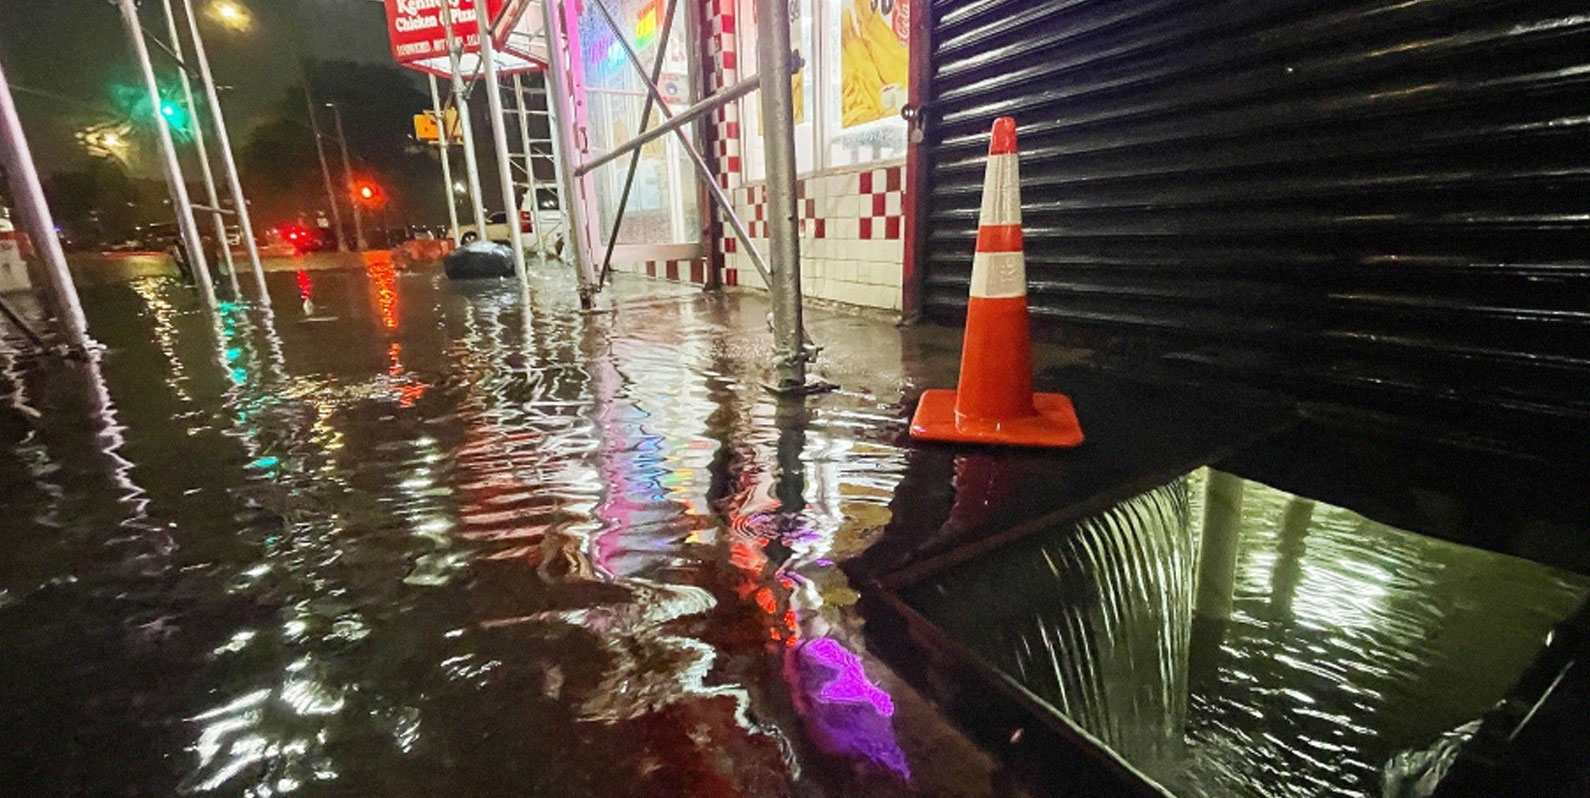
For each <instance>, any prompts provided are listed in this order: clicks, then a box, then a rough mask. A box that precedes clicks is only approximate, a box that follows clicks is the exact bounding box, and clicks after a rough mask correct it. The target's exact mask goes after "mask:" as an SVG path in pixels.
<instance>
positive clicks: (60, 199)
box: [44, 158, 170, 245]
mask: <svg viewBox="0 0 1590 798" xmlns="http://www.w3.org/2000/svg"><path fill="white" fill-rule="evenodd" d="M44 194H45V197H46V199H47V200H48V201H49V203H50V211H51V213H52V214H53V215H54V217H55V223H56V224H57V225H59V226H60V227H61V228H62V229H63V230H64V231H65V232H66V233H67V237H68V239H69V240H71V241H74V242H76V243H79V244H83V245H97V244H106V243H114V242H116V241H120V240H124V239H127V238H130V237H132V236H133V235H134V231H135V228H136V226H137V225H139V224H145V223H148V222H151V221H155V220H159V219H162V218H165V219H169V217H170V208H169V207H168V206H167V205H166V203H165V200H166V191H165V186H164V184H163V183H161V182H160V181H158V180H140V179H135V178H132V177H130V176H128V174H127V170H126V168H125V167H124V166H122V164H121V163H120V162H118V161H116V160H114V159H110V158H95V159H93V160H90V161H89V162H88V163H87V164H85V165H84V166H83V167H82V168H80V169H77V170H74V171H68V172H56V173H55V174H53V175H50V177H49V178H48V179H47V180H45V181H44Z"/></svg>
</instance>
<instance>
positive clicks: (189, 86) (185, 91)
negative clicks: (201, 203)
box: [160, 0, 243, 299]
mask: <svg viewBox="0 0 1590 798" xmlns="http://www.w3.org/2000/svg"><path fill="white" fill-rule="evenodd" d="M160 5H161V6H162V8H163V10H164V11H165V12H166V32H167V33H168V34H169V35H170V37H171V49H172V50H173V51H174V52H175V53H176V54H177V55H179V56H180V55H181V54H182V40H181V39H180V38H178V36H177V15H176V14H175V13H173V12H172V10H171V0H160ZM177 74H178V76H180V77H181V79H182V96H183V98H184V99H186V100H187V101H188V118H189V119H190V120H192V122H191V123H192V125H193V146H194V147H195V148H197V149H198V151H199V174H201V175H203V177H204V196H205V199H207V200H208V201H209V203H210V217H211V219H212V220H213V221H214V222H215V241H216V246H217V247H218V248H219V249H220V250H221V259H222V260H223V261H225V262H226V278H227V280H229V281H230V282H231V284H232V297H233V299H241V298H242V296H243V291H242V289H241V288H240V287H238V284H237V264H235V263H233V262H232V248H231V247H230V246H227V243H226V218H225V217H224V216H222V215H221V196H220V193H219V192H217V191H216V190H215V172H214V171H212V170H211V169H210V150H209V148H208V147H206V146H204V126H203V125H201V124H199V105H198V103H195V102H194V101H193V81H192V80H190V79H189V78H188V69H187V63H186V59H183V58H178V59H177ZM212 110H213V109H212Z"/></svg>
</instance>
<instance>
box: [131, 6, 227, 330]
mask: <svg viewBox="0 0 1590 798" xmlns="http://www.w3.org/2000/svg"><path fill="white" fill-rule="evenodd" d="M117 5H118V6H119V7H120V8H121V18H122V22H123V23H125V24H126V26H127V37H128V38H129V39H131V41H132V49H133V57H134V58H135V59H136V60H137V61H138V67H139V68H140V69H141V70H142V71H143V77H144V89H145V90H146V91H148V92H149V104H150V108H151V109H153V111H154V117H155V133H156V139H158V141H159V143H160V168H161V169H162V170H163V171H164V172H165V175H166V188H167V189H168V190H169V191H170V192H171V209H172V210H173V211H175V212H176V214H177V228H178V229H179V230H180V231H181V232H182V242H183V248H184V249H186V250H187V253H188V263H189V264H191V265H192V266H193V279H194V282H196V283H198V284H199V299H200V301H202V302H203V303H204V305H205V307H207V308H211V309H214V308H215V286H214V285H213V284H212V283H211V282H210V261H209V259H208V258H206V257H205V255H204V241H203V240H202V239H201V238H200V237H199V225H198V223H197V222H195V221H194V219H193V203H192V201H191V200H189V199H188V187H187V185H186V184H185V183H183V181H182V165H181V164H180V163H179V162H178V161H177V147H176V145H175V144H173V143H172V141H171V128H170V126H169V125H167V124H166V115H165V114H163V113H161V110H160V109H161V100H160V86H159V84H157V83H156V82H155V67H154V64H153V63H151V62H150V61H149V46H148V45H146V44H144V27H143V24H142V23H140V22H139V21H138V6H136V5H134V2H133V0H118V2H117Z"/></svg>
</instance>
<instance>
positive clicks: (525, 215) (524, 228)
mask: <svg viewBox="0 0 1590 798" xmlns="http://www.w3.org/2000/svg"><path fill="white" fill-rule="evenodd" d="M533 227H534V225H532V224H531V223H530V212H529V211H520V212H519V232H521V233H530V232H534V230H532V228H533Z"/></svg>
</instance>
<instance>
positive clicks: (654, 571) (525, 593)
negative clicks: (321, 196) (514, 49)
mask: <svg viewBox="0 0 1590 798" xmlns="http://www.w3.org/2000/svg"><path fill="white" fill-rule="evenodd" d="M558 271H559V272H562V271H566V270H558ZM269 276H270V286H271V290H272V293H273V296H274V297H275V299H276V302H275V308H274V315H273V317H267V316H265V315H263V314H261V313H259V312H257V311H249V312H245V311H244V310H243V309H241V308H238V307H229V308H226V309H224V310H223V313H222V314H221V316H220V318H219V320H218V323H217V324H215V325H212V324H211V323H210V321H209V320H208V317H207V315H206V314H205V313H203V312H202V311H201V310H200V309H199V307H198V306H197V304H196V300H195V298H194V296H193V294H192V292H191V290H189V289H188V288H186V287H185V286H183V285H182V284H180V283H179V282H177V281H176V280H174V279H172V278H169V277H165V276H159V275H143V276H137V277H134V278H133V279H131V280H130V281H127V282H122V281H116V280H109V281H104V282H102V283H100V284H97V285H93V286H91V287H88V288H86V289H85V305H86V306H87V309H88V312H89V317H90V324H91V328H92V329H93V331H94V334H95V336H96V337H97V338H98V339H99V340H100V341H101V342H102V343H104V344H105V345H106V346H107V347H108V353H107V355H106V357H105V359H104V361H103V369H102V371H100V372H99V373H97V374H96V373H95V371H94V370H91V369H87V368H84V367H81V366H75V365H62V364H59V363H48V362H41V363H27V362H19V360H18V359H17V357H18V356H14V355H7V360H6V365H7V368H6V370H5V373H6V379H5V382H4V388H5V392H6V395H7V401H8V403H9V404H10V405H12V407H13V409H14V410H15V411H16V412H13V413H8V414H7V415H6V416H5V417H6V419H7V426H6V428H5V429H4V430H3V432H4V439H3V440H4V446H5V452H6V454H5V456H4V457H0V469H3V470H0V479H3V484H4V489H5V491H6V492H7V494H8V505H7V507H8V512H7V513H6V516H5V521H4V525H3V528H4V534H5V540H6V544H5V556H4V557H3V558H0V639H4V640H5V641H6V646H7V655H6V656H5V657H4V658H0V737H3V738H4V739H5V740H6V741H7V749H8V750H7V755H6V757H5V758H4V762H3V764H0V768H3V769H4V770H3V772H0V783H5V784H7V785H10V786H11V788H12V790H13V794H28V795H43V794H62V795H66V794H70V795H80V794H103V795H170V794H173V793H190V794H218V795H250V796H266V795H278V794H303V795H442V794H448V795H549V796H551V795H556V796H574V795H602V796H607V795H645V796H657V795H721V796H738V795H842V794H848V795H889V794H932V795H941V794H965V795H979V794H988V793H989V792H990V790H991V789H992V788H991V775H990V774H991V771H992V765H991V764H990V763H989V761H988V760H987V759H986V757H984V756H983V755H982V754H980V753H979V752H978V751H977V750H976V749H974V748H971V747H970V746H969V745H968V744H967V743H965V742H964V741H962V740H961V739H960V738H959V737H958V736H956V735H954V734H953V733H951V732H948V731H947V730H946V729H945V727H944V723H943V721H941V720H938V719H937V718H936V717H935V716H934V715H933V714H932V713H931V710H929V709H927V708H926V707H925V706H924V705H922V704H921V701H920V699H918V698H915V697H914V696H913V695H912V694H911V693H910V691H909V690H907V689H905V688H903V687H900V686H899V684H898V682H897V681H895V680H893V678H892V677H891V676H890V675H889V674H888V672H887V671H886V670H885V669H883V668H882V667H881V666H879V665H877V664H876V662H875V661H873V660H871V659H864V658H863V656H861V652H862V651H863V647H862V643H861V641H860V638H859V634H858V631H859V630H858V628H857V623H856V621H855V619H854V618H853V617H852V616H851V614H850V612H849V609H848V608H849V607H850V605H852V604H853V602H854V600H855V594H854V591H852V590H851V589H850V588H849V586H848V585H847V583H846V582H845V579H844V578H843V576H842V575H841V574H840V573H839V572H838V570H837V568H836V567H835V561H836V559H838V558H841V557H843V556H844V555H845V554H846V553H847V552H848V551H853V550H856V549H858V548H860V547H864V546H866V545H867V543H868V535H869V534H870V531H872V530H876V529H877V528H878V527H880V526H881V524H882V523H884V522H885V521H887V519H888V516H889V510H888V508H887V505H888V503H889V501H890V498H891V496H892V492H893V491H892V489H893V486H894V484H895V482H896V481H897V480H898V477H899V473H900V470H901V468H902V453H901V449H900V448H899V447H898V446H897V445H896V444H895V439H896V438H897V437H898V436H899V434H900V432H901V431H902V430H903V424H902V422H901V421H900V417H901V412H900V406H899V401H900V396H901V390H902V377H901V374H900V363H901V356H900V346H899V343H898V341H899V336H898V333H896V332H895V330H894V329H893V328H892V326H890V325H889V324H887V323H885V322H881V321H872V320H866V319H860V318H854V317H847V316H843V315H838V314H824V313H814V314H813V316H814V317H815V318H814V319H813V321H812V331H813V334H814V335H816V336H818V337H820V338H821V340H822V341H823V342H825V343H830V344H831V346H830V350H829V353H828V355H827V356H826V357H825V364H826V365H827V367H828V373H829V374H830V375H831V376H832V377H833V378H836V379H837V381H839V382H841V383H842V384H844V385H845V386H846V390H845V391H842V392H841V393H839V394H836V395H832V396H829V397H826V398H824V399H822V400H821V401H818V402H812V403H811V404H810V405H809V406H808V407H809V409H801V405H799V404H796V405H786V406H783V407H781V406H780V405H779V404H778V402H777V401H776V400H775V398H774V397H772V396H771V395H770V394H768V393H767V392H765V391H764V390H763V389H762V387H761V384H760V383H761V381H762V380H763V379H764V376H765V372H766V371H767V370H768V366H769V363H770V362H771V343H770V337H769V335H768V334H767V331H766V326H765V321H764V319H765V315H766V312H767V307H766V303H765V302H763V301H761V299H760V298H755V297H749V296H740V295H728V296H721V297H719V296H710V295H703V294H701V293H700V292H699V291H696V290H691V289H688V288H681V287H679V286H667V285H665V284H661V283H655V282H634V283H624V282H620V284H619V286H618V289H617V294H618V296H617V298H616V304H617V305H618V311H617V312H616V313H610V314H602V315H592V316H582V315H581V314H580V313H578V310H577V306H576V305H575V301H574V291H573V285H572V277H570V278H569V279H568V280H564V279H562V278H561V276H559V277H543V278H538V280H537V284H536V285H535V286H534V300H533V305H532V308H531V313H530V314H529V316H528V318H527V317H526V315H525V314H524V313H523V312H521V309H520V306H519V302H518V291H517V290H516V288H515V287H514V286H513V285H512V284H511V283H509V282H486V283H479V284H474V285H471V284H449V283H448V281H447V280H446V279H445V278H443V277H441V275H440V274H439V273H438V272H435V271H420V272H415V273H405V272H400V271H396V270H394V269H393V267H392V265H391V263H390V262H383V261H380V260H375V261H372V263H371V264H370V265H368V266H367V267H366V268H364V269H353V270H326V271H315V270H305V271H296V272H294V271H287V270H279V271H273V272H272V273H271V274H270V275H269ZM13 351H14V350H13ZM27 366H32V367H31V368H25V367H27ZM30 418H31V419H32V420H31V421H27V422H26V423H23V422H24V420H26V419H30ZM879 685H883V688H880V687H879Z"/></svg>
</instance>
